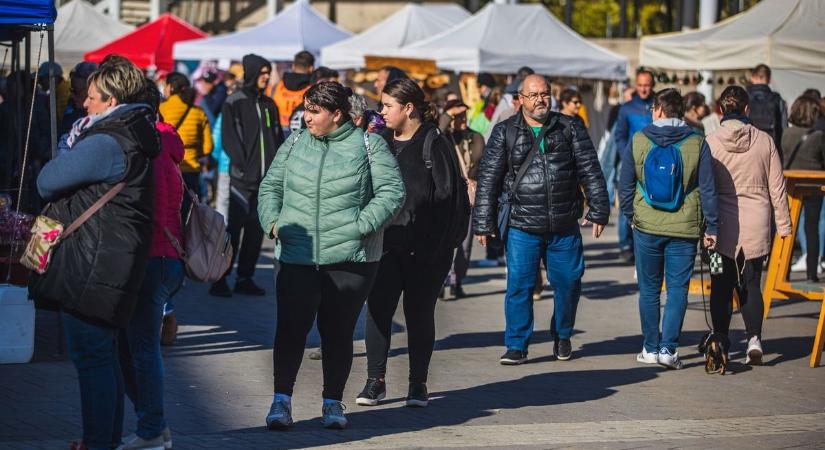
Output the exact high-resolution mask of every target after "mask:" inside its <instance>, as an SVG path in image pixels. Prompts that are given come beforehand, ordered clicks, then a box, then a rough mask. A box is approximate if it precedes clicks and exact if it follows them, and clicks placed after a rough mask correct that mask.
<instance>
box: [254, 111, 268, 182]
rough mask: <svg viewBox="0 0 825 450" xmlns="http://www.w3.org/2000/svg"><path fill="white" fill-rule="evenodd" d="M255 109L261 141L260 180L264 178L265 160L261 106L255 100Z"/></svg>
mask: <svg viewBox="0 0 825 450" xmlns="http://www.w3.org/2000/svg"><path fill="white" fill-rule="evenodd" d="M255 107H256V108H257V111H258V125H259V126H260V132H261V139H260V141H261V145H260V147H261V179H263V178H264V176H266V158H265V157H264V121H263V117H261V116H262V114H261V104H260V103H258V100H257V99H256V100H255ZM267 118H269V114H268V112H267ZM267 122H268V121H267Z"/></svg>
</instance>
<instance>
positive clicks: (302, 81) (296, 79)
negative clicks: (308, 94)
mask: <svg viewBox="0 0 825 450" xmlns="http://www.w3.org/2000/svg"><path fill="white" fill-rule="evenodd" d="M283 80H284V86H286V88H287V89H289V90H290V91H300V90H301V89H303V88H305V87H307V86H309V74H308V73H297V72H287V73H285V74H284V78H283Z"/></svg>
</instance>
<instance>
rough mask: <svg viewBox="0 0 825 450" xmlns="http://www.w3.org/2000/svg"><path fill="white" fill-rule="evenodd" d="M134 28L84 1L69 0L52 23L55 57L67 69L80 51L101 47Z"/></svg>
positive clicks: (80, 59)
mask: <svg viewBox="0 0 825 450" xmlns="http://www.w3.org/2000/svg"><path fill="white" fill-rule="evenodd" d="M134 29H135V28H134V27H132V26H130V25H126V24H124V23H121V22H119V21H117V20H115V19H113V18H111V17H109V16H107V15H105V14H103V13H100V12H98V11H97V10H96V9H95V7H94V6H92V5H91V4H89V3H87V2H86V1H85V0H72V1H71V2H69V3H66V4H65V5H63V6H61V7H60V8H58V9H57V20H55V22H54V56H55V60H56V61H57V62H58V63H60V64H61V65H62V66H64V69H66V70H69V69H71V68H72V67H73V66H74V65H75V64H77V63H79V62H81V61H83V54H84V53H86V52H89V51H92V50H94V49H96V48H99V47H102V46H103V45H105V44H108V43H109V42H111V41H113V40H115V39H117V38H119V37H121V36H123V35H124V34H126V33H128V32H130V31H132V30H134Z"/></svg>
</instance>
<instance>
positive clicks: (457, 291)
mask: <svg viewBox="0 0 825 450" xmlns="http://www.w3.org/2000/svg"><path fill="white" fill-rule="evenodd" d="M466 296H467V293H465V292H464V289H462V288H461V286H451V287H450V297H453V298H455V299H459V298H464V297H466Z"/></svg>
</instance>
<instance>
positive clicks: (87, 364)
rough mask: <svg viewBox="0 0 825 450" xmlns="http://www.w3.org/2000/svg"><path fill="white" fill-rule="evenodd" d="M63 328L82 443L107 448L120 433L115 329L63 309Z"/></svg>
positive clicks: (95, 449) (96, 449)
mask: <svg viewBox="0 0 825 450" xmlns="http://www.w3.org/2000/svg"><path fill="white" fill-rule="evenodd" d="M61 314H62V316H63V330H64V331H65V333H66V346H67V348H68V350H69V358H70V359H71V360H72V362H73V363H74V366H75V368H76V369H77V381H78V383H79V384H80V416H81V418H82V419H83V443H84V444H85V445H86V448H88V449H90V450H99V449H111V448H114V447H116V446H118V445H120V440H121V436H123V393H124V385H123V374H122V372H121V370H120V360H119V357H118V343H117V336H118V330H117V329H115V328H109V327H105V326H101V325H98V324H94V323H92V322H88V321H86V320H84V319H81V318H78V317H75V316H73V315H71V314H69V313H67V312H62V313H61Z"/></svg>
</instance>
